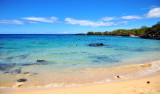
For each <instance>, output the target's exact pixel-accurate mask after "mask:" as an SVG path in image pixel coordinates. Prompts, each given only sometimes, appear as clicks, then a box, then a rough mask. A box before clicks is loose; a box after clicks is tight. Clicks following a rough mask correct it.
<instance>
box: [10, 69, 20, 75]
mask: <svg viewBox="0 0 160 94" xmlns="http://www.w3.org/2000/svg"><path fill="white" fill-rule="evenodd" d="M11 73H16V74H20V73H21V68H17V69H14V70H12V71H11Z"/></svg>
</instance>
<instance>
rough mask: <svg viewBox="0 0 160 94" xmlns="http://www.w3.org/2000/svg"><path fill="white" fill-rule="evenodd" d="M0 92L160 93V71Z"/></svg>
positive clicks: (50, 93)
mask: <svg viewBox="0 0 160 94" xmlns="http://www.w3.org/2000/svg"><path fill="white" fill-rule="evenodd" d="M148 81H149V82H148ZM147 82H148V83H147ZM0 94H160V72H157V74H156V75H150V77H144V78H140V79H136V80H127V81H121V82H110V83H104V84H95V85H88V86H81V87H68V88H41V89H24V88H23V89H16V90H15V89H14V90H13V89H0Z"/></svg>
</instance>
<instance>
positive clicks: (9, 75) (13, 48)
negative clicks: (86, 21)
mask: <svg viewBox="0 0 160 94" xmlns="http://www.w3.org/2000/svg"><path fill="white" fill-rule="evenodd" d="M92 43H103V44H104V46H100V47H91V46H88V45H89V44H92ZM159 59H160V41H159V40H150V39H141V38H137V37H116V36H85V35H0V83H1V84H0V87H13V86H14V85H16V84H17V80H18V79H20V78H26V79H27V82H25V84H24V86H25V87H30V86H46V85H48V84H55V85H57V84H58V85H61V84H62V83H63V84H73V83H74V84H83V83H93V82H100V81H103V80H106V79H107V76H106V75H107V74H108V76H113V75H118V74H116V73H115V72H113V71H112V72H113V74H112V75H109V73H111V72H105V71H104V72H98V73H97V72H94V73H90V72H88V69H92V70H97V69H104V68H111V67H118V66H124V65H130V64H141V63H145V62H152V61H156V60H159ZM37 60H45V62H37ZM125 71H126V70H125ZM97 74H98V75H97ZM108 78H109V77H108ZM33 82H34V83H33Z"/></svg>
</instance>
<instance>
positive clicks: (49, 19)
mask: <svg viewBox="0 0 160 94" xmlns="http://www.w3.org/2000/svg"><path fill="white" fill-rule="evenodd" d="M22 19H24V20H29V21H36V22H47V23H54V22H57V21H58V18H57V17H54V16H53V17H50V18H45V17H24V18H22Z"/></svg>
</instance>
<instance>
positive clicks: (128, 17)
mask: <svg viewBox="0 0 160 94" xmlns="http://www.w3.org/2000/svg"><path fill="white" fill-rule="evenodd" d="M121 19H142V17H140V16H138V15H129V16H122V17H121Z"/></svg>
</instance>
